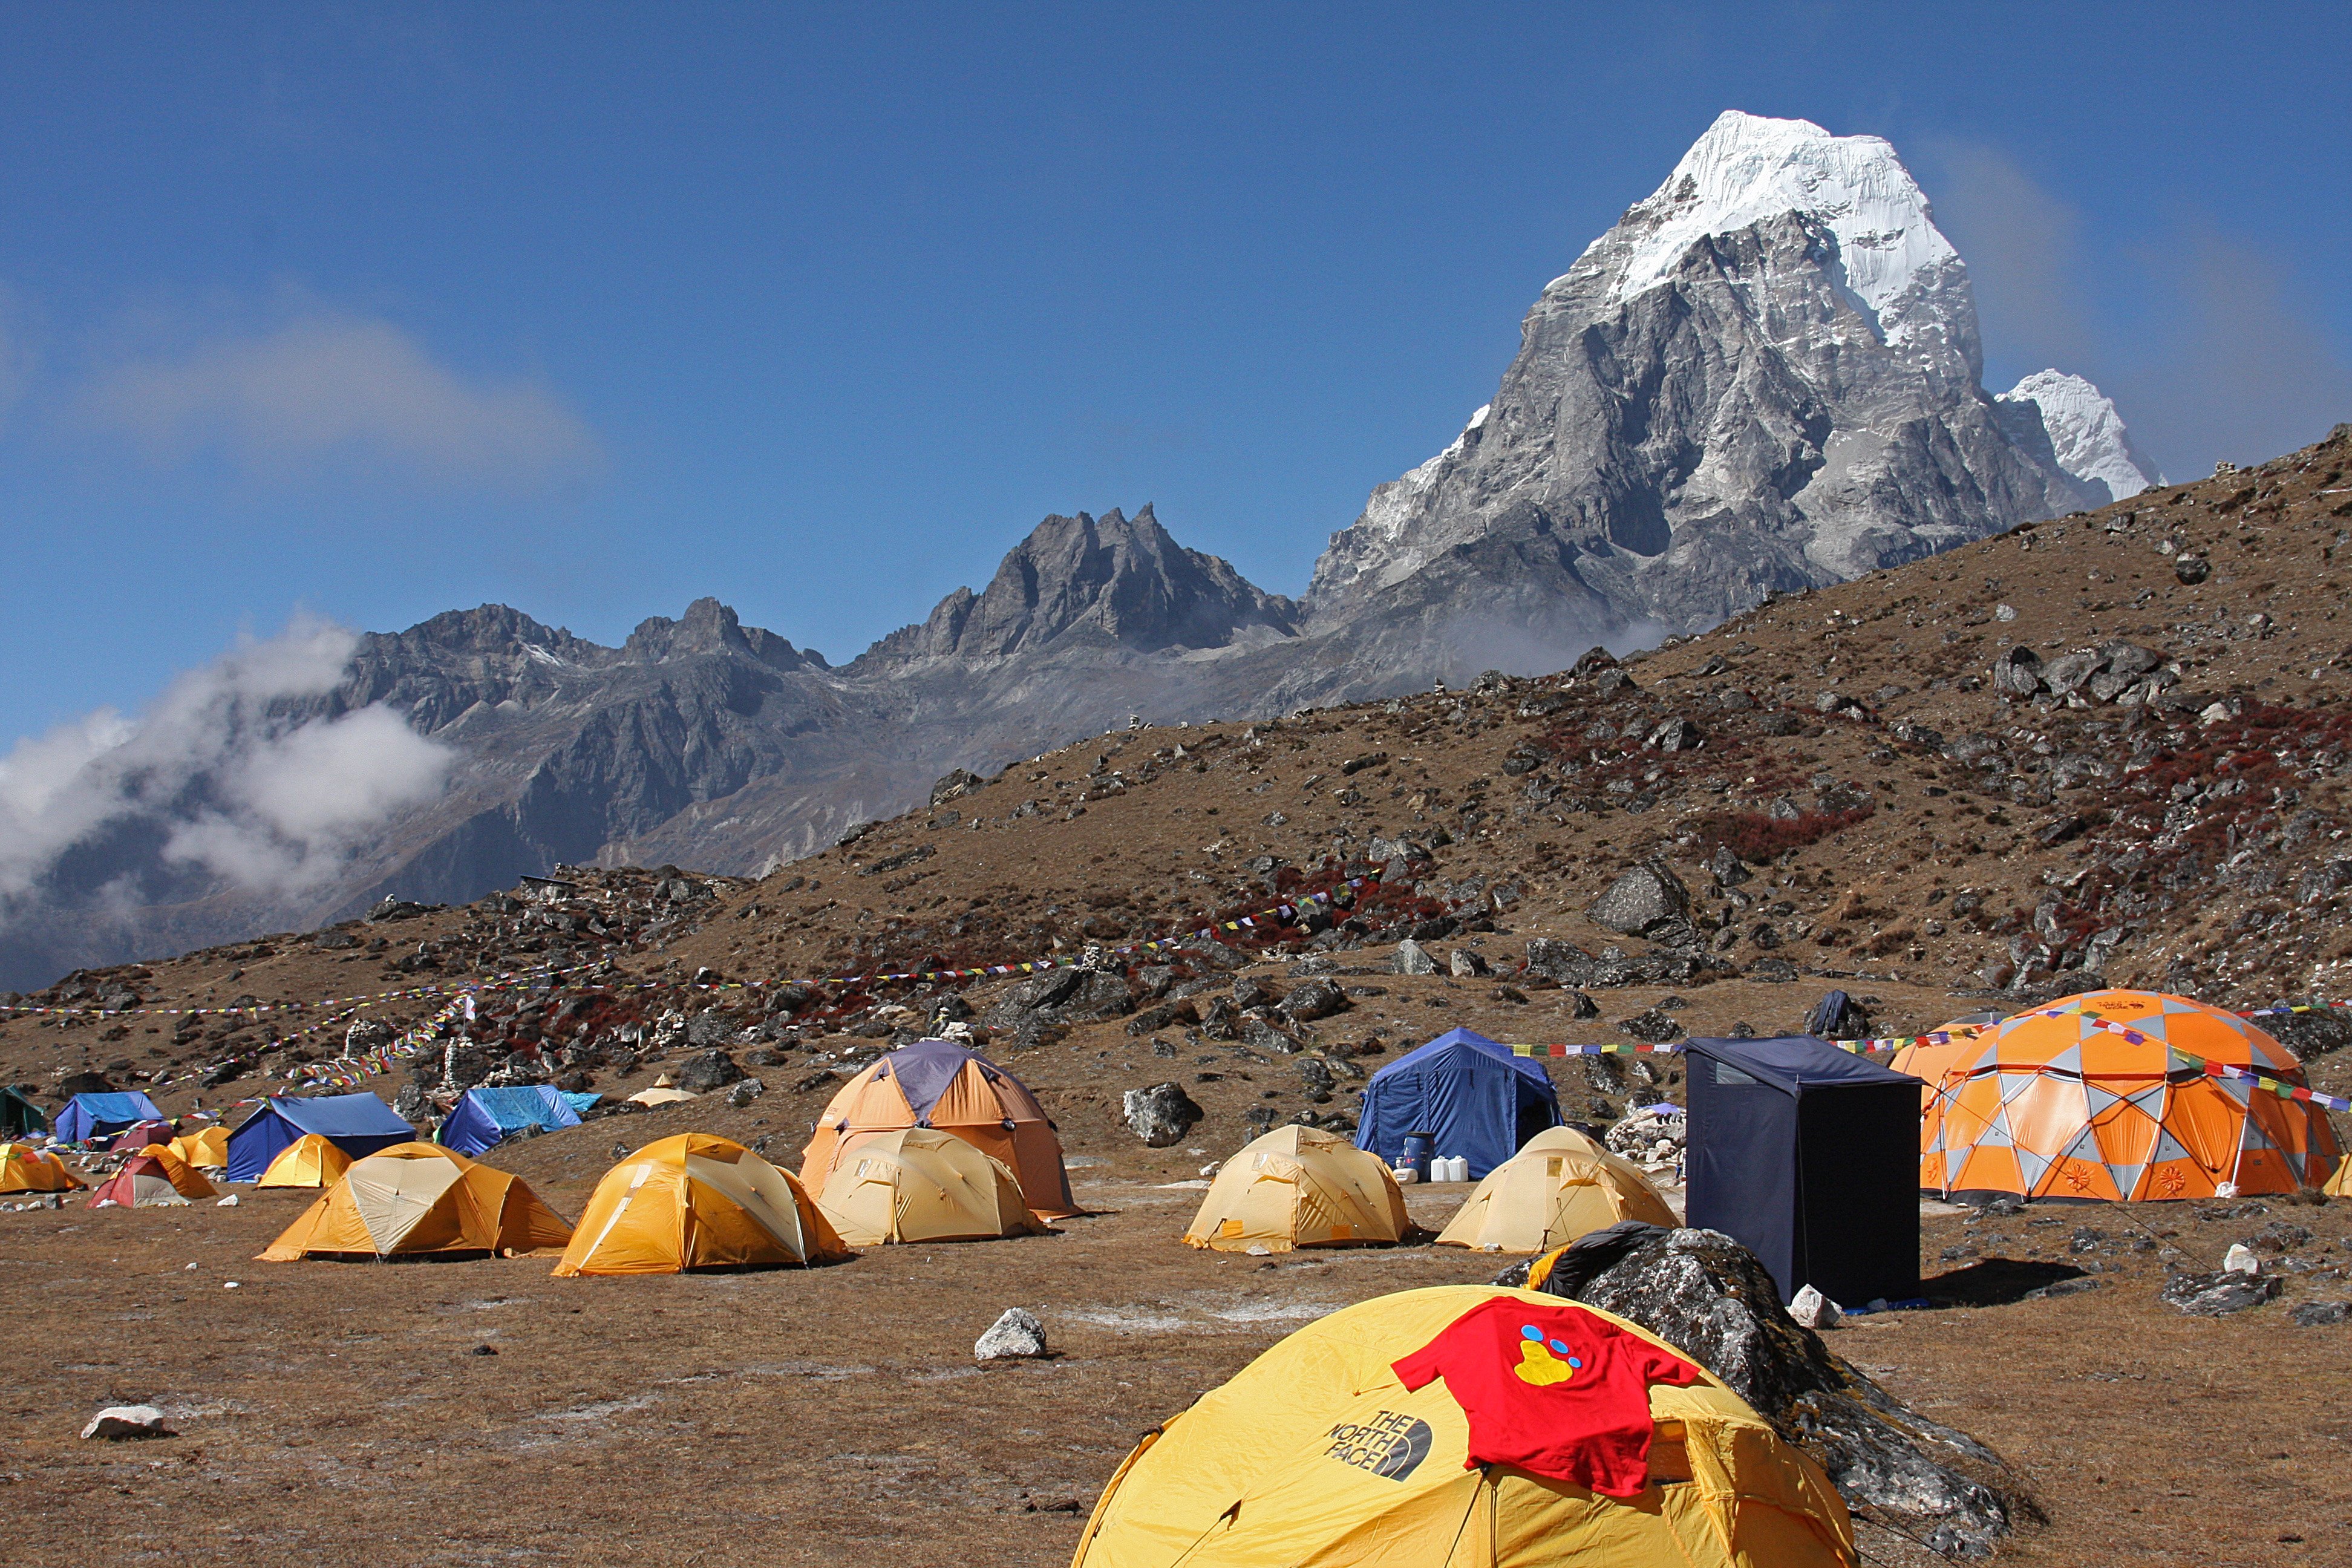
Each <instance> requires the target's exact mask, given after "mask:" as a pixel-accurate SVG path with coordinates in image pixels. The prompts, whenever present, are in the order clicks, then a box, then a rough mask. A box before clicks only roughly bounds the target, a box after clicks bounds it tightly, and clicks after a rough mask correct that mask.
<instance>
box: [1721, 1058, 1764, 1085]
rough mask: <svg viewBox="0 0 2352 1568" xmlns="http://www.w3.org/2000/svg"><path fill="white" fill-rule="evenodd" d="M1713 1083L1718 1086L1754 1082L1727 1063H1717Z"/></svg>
mask: <svg viewBox="0 0 2352 1568" xmlns="http://www.w3.org/2000/svg"><path fill="white" fill-rule="evenodd" d="M1715 1081H1716V1082H1717V1083H1720V1084H1734V1083H1754V1082H1755V1081H1756V1080H1755V1079H1752V1078H1750V1077H1748V1075H1747V1074H1746V1073H1744V1072H1741V1071H1740V1070H1739V1069H1738V1068H1736V1067H1733V1066H1732V1065H1731V1064H1730V1063H1729V1062H1717V1063H1716V1064H1715Z"/></svg>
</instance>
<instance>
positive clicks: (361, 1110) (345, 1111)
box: [226, 1092, 416, 1182]
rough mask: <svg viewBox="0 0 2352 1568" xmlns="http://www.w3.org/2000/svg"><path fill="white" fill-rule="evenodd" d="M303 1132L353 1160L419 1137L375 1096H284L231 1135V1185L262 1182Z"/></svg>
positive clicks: (264, 1104) (268, 1102)
mask: <svg viewBox="0 0 2352 1568" xmlns="http://www.w3.org/2000/svg"><path fill="white" fill-rule="evenodd" d="M305 1132H316V1133H317V1134H318V1135H319V1136H320V1137H321V1138H324V1139H325V1140H326V1141H327V1142H330V1143H332V1144H333V1145H334V1146H335V1147H336V1148H338V1149H341V1151H342V1152H344V1153H346V1154H349V1155H350V1156H351V1157H352V1159H354V1160H360V1159H364V1158H366V1157H367V1156H368V1155H370V1154H373V1153H374V1152H376V1151H377V1150H379V1149H389V1148H391V1147H392V1146H393V1145H394V1143H406V1142H410V1141H412V1140H413V1139H415V1136H416V1129H415V1128H414V1127H411V1126H410V1125H409V1124H408V1123H407V1122H405V1121H402V1120H401V1119H400V1118H399V1117H398V1116H396V1115H394V1113H393V1109H392V1107H391V1106H389V1105H386V1104H385V1103H384V1102H383V1100H378V1099H377V1098H376V1097H375V1096H374V1095H372V1094H368V1093H365V1092H362V1093H359V1094H322V1095H319V1096H316V1097H314V1098H310V1099H301V1098H297V1097H295V1096H293V1095H283V1096H280V1097H278V1098H277V1099H274V1100H263V1101H262V1102H261V1109H260V1110H257V1111H255V1112H254V1113H253V1114H252V1115H250V1116H248V1117H247V1118H246V1119H245V1123H244V1125H243V1126H241V1127H239V1128H238V1129H237V1130H236V1131H234V1132H232V1133H230V1134H229V1135H228V1170H227V1172H226V1175H227V1177H228V1179H229V1180H230V1181H232V1182H257V1181H259V1180H260V1179H261V1173H263V1172H264V1171H267V1170H268V1169H269V1162H270V1161H272V1160H275V1159H276V1158H278V1152H279V1151H280V1150H282V1149H284V1148H285V1147H286V1146H287V1145H288V1144H289V1143H291V1142H294V1141H295V1140H296V1139H298V1138H299V1137H301V1136H302V1134H304V1133H305Z"/></svg>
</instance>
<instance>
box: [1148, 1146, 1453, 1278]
mask: <svg viewBox="0 0 2352 1568" xmlns="http://www.w3.org/2000/svg"><path fill="white" fill-rule="evenodd" d="M1410 1223H1411V1222H1410V1221H1408V1220H1407V1219H1406V1218H1405V1213H1404V1194H1403V1193H1402V1191H1400V1190H1399V1189H1398V1187H1397V1184H1396V1178H1395V1177H1394V1176H1391V1174H1389V1168H1388V1167H1387V1166H1386V1165H1384V1164H1382V1163H1381V1162H1380V1160H1379V1158H1378V1157H1377V1156H1375V1155H1371V1154H1367V1153H1365V1152H1363V1151H1362V1150H1361V1149H1359V1148H1357V1147H1356V1146H1355V1145H1354V1144H1352V1143H1350V1142H1348V1141H1347V1140H1346V1139H1344V1138H1337V1137H1334V1136H1332V1135H1331V1134H1330V1133H1328V1132H1324V1131H1318V1130H1317V1129H1315V1128H1312V1127H1277V1128H1276V1129H1275V1130H1274V1131H1271V1132H1269V1133H1267V1134H1266V1135H1265V1137H1263V1138H1258V1139H1255V1140H1253V1141H1252V1142H1249V1143H1247V1144H1245V1145H1244V1146H1243V1149H1242V1151H1241V1152H1240V1153H1238V1154H1235V1155H1234V1157H1233V1158H1232V1159H1230V1160H1228V1161H1226V1162H1225V1163H1224V1167H1223V1169H1222V1170H1220V1171H1218V1173H1217V1177H1216V1180H1214V1181H1213V1182H1211V1183H1210V1184H1209V1195H1208V1196H1207V1197H1205V1198H1203V1199H1202V1201H1201V1212H1200V1213H1199V1214H1197V1215H1193V1216H1192V1228H1191V1229H1190V1230H1187V1231H1186V1232H1185V1233H1184V1239H1185V1241H1186V1242H1187V1243H1189V1244H1190V1245H1192V1246H1193V1247H1212V1248H1213V1249H1215V1250H1216V1251H1219V1252H1247V1251H1248V1250H1249V1249H1250V1248H1251V1247H1264V1248H1265V1250H1267V1251H1269V1252H1287V1251H1289V1250H1290V1249H1291V1248H1292V1247H1367V1246H1370V1247H1386V1246H1389V1245H1391V1243H1393V1242H1395V1241H1397V1240H1398V1239H1399V1238H1401V1237H1402V1236H1403V1235H1404V1233H1405V1231H1406V1229H1407V1228H1408V1226H1410Z"/></svg>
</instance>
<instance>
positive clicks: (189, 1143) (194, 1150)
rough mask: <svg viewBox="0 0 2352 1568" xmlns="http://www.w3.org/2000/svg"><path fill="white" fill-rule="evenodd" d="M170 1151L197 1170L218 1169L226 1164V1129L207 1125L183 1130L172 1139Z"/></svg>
mask: <svg viewBox="0 0 2352 1568" xmlns="http://www.w3.org/2000/svg"><path fill="white" fill-rule="evenodd" d="M171 1147H172V1152H173V1153H174V1154H177V1155H178V1156H179V1157H180V1158H181V1159H183V1160H184V1161H186V1162H187V1163H189V1164H191V1165H194V1166H195V1167H197V1168H198V1169H199V1170H205V1171H218V1170H223V1169H226V1167H227V1165H228V1129H227V1128H226V1127H207V1128H205V1130H204V1131H201V1132H183V1133H181V1134H180V1135H179V1136H178V1137H177V1138H174V1139H173V1140H172V1145H171Z"/></svg>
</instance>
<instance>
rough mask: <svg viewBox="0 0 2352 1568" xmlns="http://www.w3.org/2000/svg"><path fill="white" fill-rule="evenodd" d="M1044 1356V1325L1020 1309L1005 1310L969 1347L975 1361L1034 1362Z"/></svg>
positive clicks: (1029, 1313) (1032, 1315)
mask: <svg viewBox="0 0 2352 1568" xmlns="http://www.w3.org/2000/svg"><path fill="white" fill-rule="evenodd" d="M1045 1353H1046V1352H1045V1324H1043V1323H1040V1322H1039V1321H1037V1318H1036V1315H1035V1314H1034V1313H1033V1312H1029V1311H1025V1310H1023V1309H1021V1308H1019V1307H1008V1308H1006V1309H1005V1310H1004V1315H1003V1317H1001V1318H999V1319H997V1320H996V1321H995V1322H993V1323H992V1324H990V1325H989V1328H988V1331H987V1332H986V1333H984V1334H982V1335H981V1336H980V1338H979V1339H978V1340H977V1341H975V1342H973V1344H972V1347H971V1354H972V1359H973V1360H974V1361H1000V1360H1004V1359H1008V1358H1022V1357H1026V1358H1030V1359H1034V1358H1036V1357H1038V1356H1042V1355H1044V1354H1045Z"/></svg>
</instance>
